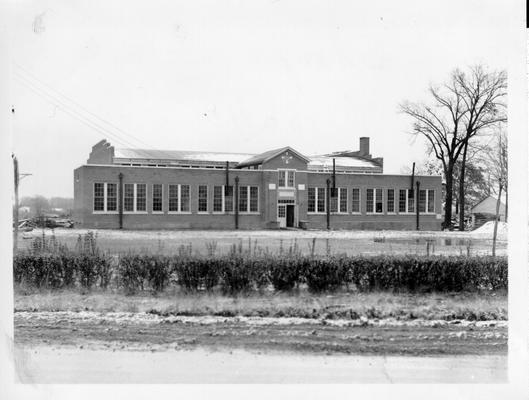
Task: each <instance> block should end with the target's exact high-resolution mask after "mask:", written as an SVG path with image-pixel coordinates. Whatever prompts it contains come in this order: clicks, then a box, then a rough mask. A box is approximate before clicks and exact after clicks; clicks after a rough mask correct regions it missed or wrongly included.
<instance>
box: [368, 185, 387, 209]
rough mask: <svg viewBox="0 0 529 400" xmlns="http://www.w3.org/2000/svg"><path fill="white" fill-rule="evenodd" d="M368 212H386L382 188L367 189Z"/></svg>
mask: <svg viewBox="0 0 529 400" xmlns="http://www.w3.org/2000/svg"><path fill="white" fill-rule="evenodd" d="M366 212H368V213H376V214H382V213H383V212H384V207H383V196H382V189H367V191H366Z"/></svg>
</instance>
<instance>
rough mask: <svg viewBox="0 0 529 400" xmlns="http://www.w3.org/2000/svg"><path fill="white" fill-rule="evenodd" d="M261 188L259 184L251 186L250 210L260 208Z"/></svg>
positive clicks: (254, 210)
mask: <svg viewBox="0 0 529 400" xmlns="http://www.w3.org/2000/svg"><path fill="white" fill-rule="evenodd" d="M258 193H259V189H258V188H257V186H250V212H257V211H258V210H259V194H258Z"/></svg>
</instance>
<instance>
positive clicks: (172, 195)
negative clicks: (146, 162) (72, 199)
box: [94, 182, 259, 213]
mask: <svg viewBox="0 0 529 400" xmlns="http://www.w3.org/2000/svg"><path fill="white" fill-rule="evenodd" d="M167 187H168V193H167V200H168V201H167V203H168V210H167V211H169V212H174V213H189V212H191V207H190V201H191V200H190V198H191V197H190V191H191V186H190V185H182V184H170V185H167ZM208 194H209V191H208V186H207V185H198V199H197V202H198V204H197V211H198V212H199V213H200V212H203V213H207V212H209V211H210V210H209V204H208ZM163 197H164V190H163V184H161V183H155V184H153V185H152V212H153V213H163V212H164V210H163ZM234 203H235V202H234V190H233V186H228V187H225V186H213V212H218V213H223V212H233V205H234ZM238 209H239V212H243V213H244V212H246V213H257V212H259V188H258V187H257V186H239V204H238ZM94 211H95V212H110V213H112V212H117V211H118V199H117V184H116V183H108V182H96V183H95V184H94ZM123 211H124V212H147V184H145V183H125V184H124V185H123Z"/></svg>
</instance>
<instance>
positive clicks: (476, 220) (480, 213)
mask: <svg viewBox="0 0 529 400" xmlns="http://www.w3.org/2000/svg"><path fill="white" fill-rule="evenodd" d="M497 200H498V199H497V198H496V197H493V196H489V197H486V198H484V199H483V200H481V201H480V202H479V203H477V204H476V205H475V206H474V207H472V210H471V212H470V213H471V216H472V226H473V227H474V229H476V228H479V227H480V226H481V225H483V224H485V223H486V222H488V221H494V218H495V217H496V202H497ZM499 220H500V221H505V203H503V202H502V201H500V210H499Z"/></svg>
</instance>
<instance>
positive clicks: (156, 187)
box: [152, 183, 163, 212]
mask: <svg viewBox="0 0 529 400" xmlns="http://www.w3.org/2000/svg"><path fill="white" fill-rule="evenodd" d="M162 202H163V185H162V184H161V183H154V184H153V185H152V211H153V212H163V203H162Z"/></svg>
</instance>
